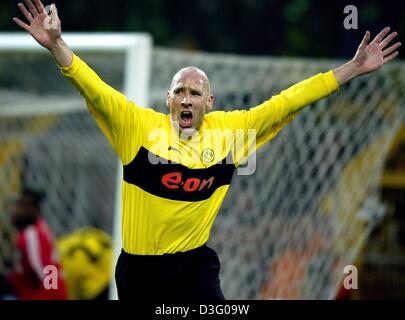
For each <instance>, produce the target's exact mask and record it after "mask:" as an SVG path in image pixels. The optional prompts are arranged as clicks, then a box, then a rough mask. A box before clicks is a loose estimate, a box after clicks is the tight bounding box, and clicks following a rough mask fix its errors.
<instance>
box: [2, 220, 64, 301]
mask: <svg viewBox="0 0 405 320" xmlns="http://www.w3.org/2000/svg"><path fill="white" fill-rule="evenodd" d="M17 248H18V250H19V251H20V252H19V253H20V261H19V265H18V267H17V270H15V271H13V272H11V273H10V274H9V275H8V281H9V283H10V285H11V286H12V287H13V289H14V291H15V294H16V296H17V298H18V299H22V300H65V299H66V298H67V293H66V284H65V280H64V278H63V274H62V270H61V268H60V263H59V258H58V255H57V252H56V250H55V247H54V244H53V236H52V233H51V231H50V229H49V227H48V224H47V223H46V221H45V220H44V219H43V218H38V219H36V221H35V222H34V223H33V224H31V225H29V226H27V227H25V228H24V229H22V230H20V231H19V232H18V234H17ZM46 266H53V267H52V270H56V271H57V281H56V284H55V283H54V282H55V281H53V283H52V284H53V286H52V287H51V288H49V283H50V282H49V281H48V280H49V278H47V279H46V277H49V276H50V271H49V270H47V269H46ZM48 268H49V267H48ZM49 269H51V268H49ZM44 271H46V272H47V273H45V272H44ZM55 278H56V276H55ZM51 282H52V281H51ZM46 284H48V289H47V288H46ZM54 287H57V288H54Z"/></svg>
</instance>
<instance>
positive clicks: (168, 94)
mask: <svg viewBox="0 0 405 320" xmlns="http://www.w3.org/2000/svg"><path fill="white" fill-rule="evenodd" d="M166 106H167V107H168V108H170V107H169V106H170V91H167V94H166Z"/></svg>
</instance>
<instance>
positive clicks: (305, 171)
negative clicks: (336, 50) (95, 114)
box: [0, 40, 405, 299]
mask: <svg viewBox="0 0 405 320" xmlns="http://www.w3.org/2000/svg"><path fill="white" fill-rule="evenodd" d="M72 41H73V40H72ZM67 43H68V44H69V45H72V43H71V42H69V40H67ZM105 43H106V45H105V46H104V47H101V49H100V48H99V49H97V50H92V49H91V48H89V47H86V49H82V51H81V52H78V51H77V52H78V53H79V55H80V56H81V57H82V58H83V59H84V60H85V61H86V62H87V63H88V64H89V65H91V66H92V67H93V68H94V69H95V70H96V71H97V72H98V73H99V74H100V75H101V76H102V78H103V79H104V80H105V81H106V82H108V83H109V84H111V85H112V86H113V87H115V88H117V89H118V90H121V91H126V92H128V90H130V88H129V87H128V83H127V82H126V81H127V80H128V77H130V75H128V68H131V64H136V63H138V67H139V65H141V67H139V68H142V70H145V68H146V66H147V63H146V64H145V65H146V66H145V65H144V64H143V60H142V59H143V58H142V59H141V58H139V59H138V61H134V60H133V59H128V51H126V50H124V49H122V50H111V48H108V42H105ZM34 46H36V44H35V43H32V47H34ZM134 57H135V56H134ZM134 57H132V58H134ZM144 58H145V57H144ZM128 61H131V62H128ZM128 63H129V65H128ZM339 63H340V61H332V60H322V61H320V60H313V59H291V58H289V59H286V58H265V57H239V56H234V55H220V54H203V53H198V54H196V53H187V52H182V51H177V50H168V49H163V48H155V49H154V51H153V53H152V67H151V81H150V92H149V96H148V101H149V102H148V103H147V104H146V102H145V101H146V98H145V97H144V96H140V97H139V96H136V94H133V98H132V99H134V100H136V101H137V102H138V103H139V104H141V105H147V106H150V107H153V108H155V109H157V110H159V111H162V112H165V113H166V112H167V107H166V106H165V95H166V90H167V88H168V86H169V84H170V80H171V77H172V76H173V74H174V73H175V72H176V71H177V70H178V69H179V68H181V67H184V66H187V65H196V66H198V67H200V68H202V69H203V70H205V71H206V72H207V74H208V76H209V77H210V79H211V85H212V89H213V93H214V95H215V96H216V100H215V109H216V110H234V109H246V108H248V107H251V106H255V105H257V104H259V103H261V102H263V101H264V100H266V99H268V98H269V97H271V95H274V94H277V93H278V92H280V91H281V90H283V89H285V88H287V87H288V86H290V85H292V84H293V83H295V82H298V81H300V80H303V79H304V78H306V77H309V76H311V75H314V74H315V73H318V72H323V71H327V70H330V69H331V68H334V67H335V66H337V65H338V64H339ZM132 67H133V65H132ZM404 71H405V65H404V64H402V63H391V64H389V65H388V66H386V67H385V68H384V69H382V70H381V71H379V72H378V73H376V74H373V75H372V76H366V77H363V78H359V79H356V80H354V81H352V82H351V83H350V84H349V85H347V86H345V87H343V88H342V89H341V91H340V92H338V93H336V94H334V95H333V96H331V97H329V98H327V99H324V100H322V101H320V102H318V103H316V104H314V105H312V106H310V107H308V108H306V109H304V111H303V112H302V113H301V114H300V115H299V116H298V117H297V118H296V119H295V120H294V121H293V122H292V123H291V124H290V125H289V126H287V127H286V128H285V129H284V130H283V131H282V132H281V133H280V134H279V135H278V137H277V138H275V139H274V140H272V141H271V142H270V143H269V144H268V145H266V146H264V147H263V148H262V149H260V150H259V152H258V154H257V159H256V162H257V167H256V172H255V174H253V175H251V176H235V177H234V180H233V184H232V187H231V189H230V192H229V195H228V196H227V198H226V200H225V203H224V205H223V206H222V209H221V210H220V212H219V215H218V217H217V220H216V222H215V224H214V228H213V230H212V233H211V238H210V241H209V245H211V246H212V247H213V248H214V249H216V250H217V251H218V254H219V257H220V260H221V263H222V269H221V284H222V287H223V290H224V294H225V296H226V297H227V298H228V299H333V298H334V297H335V295H336V293H337V291H338V290H339V289H340V287H341V285H342V283H343V277H344V276H345V274H344V267H345V266H346V265H350V264H353V263H354V261H355V259H356V257H357V254H358V253H359V251H360V250H361V248H362V246H363V245H364V243H365V241H367V238H368V235H369V233H370V231H371V230H372V229H373V227H374V226H375V225H376V224H377V223H378V222H379V221H380V219H381V218H382V216H383V215H384V213H385V211H386V209H385V207H384V206H383V205H382V204H381V203H380V201H379V179H380V175H381V171H382V166H383V163H384V159H385V155H386V153H387V150H388V148H389V145H390V142H391V140H392V138H393V136H394V135H395V133H396V131H397V130H398V128H399V126H400V125H401V123H402V122H403V120H404V97H403V94H402V93H401V88H403V87H404V76H403V75H404V74H405V73H404ZM146 78H147V77H146ZM146 78H145V79H146ZM145 79H144V80H145ZM138 80H139V79H138ZM139 81H142V80H139ZM144 82H145V81H143V83H144ZM144 88H146V87H144ZM142 92H143V93H142V94H145V92H146V89H145V90H142ZM0 97H1V99H0V211H1V212H2V214H1V216H0V272H1V271H4V270H5V269H6V268H7V262H8V261H9V260H10V259H11V257H12V250H13V249H12V244H11V241H10V235H11V230H12V229H11V226H10V224H9V219H8V217H9V215H8V212H9V209H10V207H11V204H12V200H13V199H14V197H15V196H16V194H18V192H19V191H20V189H21V186H22V182H23V181H24V183H25V184H28V185H30V186H32V187H38V188H41V189H44V190H45V191H46V194H47V197H46V200H45V203H44V207H43V213H44V215H45V217H46V218H47V220H48V221H49V222H50V224H51V226H52V228H53V230H54V231H55V233H56V235H57V236H61V235H64V234H66V233H68V232H71V231H74V230H76V229H77V228H79V227H84V226H93V227H99V228H101V229H103V230H105V231H107V232H109V233H113V231H114V230H113V225H114V212H117V211H118V212H119V203H116V202H115V196H116V194H117V186H118V189H119V183H118V184H117V182H118V179H117V174H118V175H119V172H117V171H118V168H119V166H118V165H117V158H116V157H115V155H114V153H113V151H112V148H111V147H110V146H109V144H108V142H107V140H106V139H105V138H104V136H103V135H102V133H101V131H100V130H99V129H98V128H97V126H96V124H95V123H94V121H93V119H92V118H91V116H90V115H89V114H88V112H87V110H86V108H85V105H84V102H83V100H82V99H81V98H80V96H79V95H78V94H77V93H76V92H75V91H74V90H73V89H72V88H71V85H70V84H69V83H68V82H67V81H66V80H65V79H64V78H63V77H62V76H61V75H60V74H59V71H58V70H57V69H56V68H55V65H54V63H53V61H52V60H51V59H50V57H49V55H47V53H46V52H45V53H44V52H42V51H35V50H32V49H30V48H25V49H24V50H22V49H21V48H20V49H18V50H12V49H8V50H2V49H1V46H0ZM140 99H141V100H142V99H144V100H143V101H139V100H140ZM116 225H117V224H115V226H116Z"/></svg>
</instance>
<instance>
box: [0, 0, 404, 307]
mask: <svg viewBox="0 0 405 320" xmlns="http://www.w3.org/2000/svg"><path fill="white" fill-rule="evenodd" d="M55 3H56V4H57V5H58V7H59V9H60V10H59V11H60V16H61V20H62V23H63V30H64V31H74V32H82V31H83V32H84V31H85V32H93V31H107V32H122V31H143V32H148V33H150V34H151V35H152V36H153V41H154V45H155V46H156V50H157V51H156V52H157V53H159V52H160V53H161V54H162V52H164V51H162V50H165V49H168V48H173V49H178V50H181V51H173V53H176V54H179V55H181V53H184V52H199V51H202V52H210V53H218V52H220V53H230V54H234V55H235V54H237V55H254V56H263V57H265V56H272V57H298V58H311V59H313V58H318V59H321V58H322V59H344V58H350V57H352V55H353V53H354V50H355V48H356V47H357V45H358V43H359V41H360V39H361V38H362V35H363V34H364V32H365V30H370V31H371V32H372V34H376V32H378V31H379V30H380V29H382V28H383V27H384V26H386V25H390V26H391V27H392V28H393V29H395V30H397V31H399V33H400V39H399V40H400V41H401V40H402V39H401V37H402V38H403V35H404V34H405V7H404V4H402V3H401V1H384V2H383V1H350V2H347V1H336V2H333V3H326V2H324V1H310V0H307V1H305V0H296V1H241V0H240V1H200V2H195V3H192V2H190V1H176V2H172V1H163V0H160V1H158V0H155V1H142V2H131V1H114V2H112V1H86V2H82V1H69V2H64V1H55ZM347 4H352V5H356V6H357V8H358V12H359V29H358V30H346V29H345V28H344V27H343V19H344V17H345V15H344V14H343V8H344V6H346V5H347ZM0 9H1V10H0V30H1V31H16V30H17V27H16V26H14V25H13V24H12V22H11V20H10V18H11V17H12V16H14V15H18V12H17V7H16V2H15V1H8V2H2V3H1V5H0ZM402 42H403V41H402ZM159 50H161V51H159ZM155 71H156V70H155ZM158 71H159V70H158ZM152 77H153V73H152ZM152 83H158V82H157V81H156V80H153V79H152ZM0 84H1V82H0ZM214 90H215V87H214ZM404 131H405V130H404V129H402V130H401V131H400V133H399V134H398V136H397V137H396V139H395V140H394V143H393V145H392V149H391V152H390V155H389V157H388V158H387V161H386V162H385V167H386V169H385V170H384V172H385V174H384V175H383V179H382V181H381V195H382V199H383V201H384V203H386V204H387V205H388V206H389V207H390V208H392V211H391V212H392V213H391V214H390V215H389V216H386V217H385V218H384V220H383V221H381V222H380V224H379V225H378V226H377V228H375V229H374V231H373V233H372V234H371V237H370V238H369V239H368V241H367V245H366V247H365V248H364V249H363V250H362V254H361V255H360V256H359V257H358V262H357V265H361V266H362V268H361V272H360V273H359V290H357V291H353V292H351V294H350V296H349V297H348V298H353V299H361V298H403V297H404V296H405V292H404V290H403V289H401V288H403V287H404V285H403V284H404V283H405V272H404V269H405V254H404V252H405V251H404V249H405V220H404V218H403V211H404V202H405V196H404V189H405V165H404V163H405V132H404ZM107 191H108V190H107ZM2 214H3V213H2ZM97 227H99V226H97ZM106 231H107V232H111V230H106Z"/></svg>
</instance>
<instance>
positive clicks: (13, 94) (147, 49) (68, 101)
mask: <svg viewBox="0 0 405 320" xmlns="http://www.w3.org/2000/svg"><path fill="white" fill-rule="evenodd" d="M63 38H64V40H65V42H66V43H67V44H68V45H69V47H70V48H71V49H72V50H73V51H74V52H75V53H76V54H78V55H79V56H81V55H82V54H83V55H90V56H94V59H95V61H96V60H97V57H98V56H100V54H101V55H106V54H107V55H109V54H111V55H115V56H114V57H112V59H113V60H120V65H121V68H122V69H121V70H119V71H117V70H116V73H117V74H119V75H121V79H118V81H117V86H119V87H120V89H121V91H122V92H123V93H124V94H125V95H126V96H127V97H128V99H129V100H132V101H136V102H137V104H139V105H140V106H147V105H148V93H149V78H150V64H151V49H152V39H151V37H150V36H149V35H148V34H146V33H119V34H115V33H77V34H76V33H64V35H63ZM0 54H2V55H3V59H7V57H9V58H11V57H14V58H15V56H16V55H17V56H19V57H20V61H24V60H25V59H26V61H25V63H24V64H22V65H21V69H20V70H18V69H17V68H16V69H17V70H13V71H14V72H18V71H21V72H25V73H27V70H30V69H35V66H33V65H32V64H35V63H36V61H35V59H37V57H38V56H47V57H46V58H47V59H49V60H51V57H50V56H49V53H48V52H47V51H46V50H45V49H44V48H42V47H41V46H40V45H39V44H38V43H36V42H35V40H34V39H33V38H32V37H31V36H30V35H28V34H25V33H24V34H22V33H0ZM38 60H42V59H41V58H38ZM13 62H14V61H13ZM87 62H89V61H87ZM103 62H107V63H108V62H109V59H108V57H107V59H104V60H103ZM38 63H42V61H41V62H38ZM90 63H91V59H90ZM16 64H17V65H18V61H17V63H16ZM47 67H49V65H47ZM101 67H102V66H101ZM107 67H108V68H110V66H107ZM54 69H55V70H56V69H57V68H56V66H55V68H54ZM3 70H7V68H6V69H4V68H3ZM98 71H99V70H97V68H96V72H98ZM47 72H48V71H47V70H46V69H45V70H40V69H38V73H37V74H34V75H33V79H34V81H38V82H41V81H45V82H49V84H51V83H54V82H58V83H59V82H60V83H61V86H63V85H65V86H69V84H68V83H66V82H65V83H63V82H64V81H63V79H62V78H63V77H62V76H61V75H60V76H59V78H54V79H48V78H47V76H46V73H47ZM107 73H108V71H107ZM21 77H23V75H21ZM114 77H115V76H113V78H114ZM35 79H36V80H35ZM107 82H108V81H107ZM45 86H46V84H45ZM34 87H36V86H34ZM50 87H51V88H50V89H49V90H50V91H52V90H53V89H52V86H50ZM0 90H1V93H0V94H1V95H2V96H3V98H6V99H2V100H3V101H0V118H1V119H7V118H11V117H14V118H27V117H38V116H44V117H52V116H55V115H58V114H59V115H61V114H64V113H80V114H82V115H83V117H90V115H89V114H87V113H88V111H87V109H86V107H85V103H84V101H83V99H81V98H80V97H79V95H78V94H77V95H76V96H74V95H69V96H64V95H60V98H59V99H58V97H57V96H55V94H52V92H34V93H28V94H26V97H23V96H24V93H21V92H19V90H20V89H17V88H15V87H14V88H13V87H12V86H11V87H9V88H7V85H6V86H4V85H3V83H2V82H0ZM33 91H35V89H34V90H33ZM38 91H47V90H46V88H45V90H38ZM56 91H58V90H56ZM62 91H63V90H62ZM56 94H57V93H56ZM21 95H22V96H21ZM47 95H49V96H50V97H51V99H48V100H47V101H45V99H46V98H47ZM41 96H42V100H37V99H38V98H40V97H41ZM49 96H48V98H49ZM34 100H35V101H34ZM80 100H82V101H80ZM22 121H23V120H22ZM38 121H40V120H38ZM17 126H18V125H17ZM48 129H49V126H46V128H43V129H41V130H43V132H42V133H40V134H39V135H46V133H44V132H45V131H46V130H48ZM16 130H17V129H16ZM93 130H94V129H93ZM12 131H13V130H11V131H10V132H8V133H9V134H6V133H5V132H3V131H2V134H3V137H1V138H2V139H1V143H2V145H3V146H6V145H12V144H13V143H14V142H15V140H18V143H22V144H25V145H26V146H27V145H29V144H30V143H31V142H30V141H29V140H31V139H32V138H34V137H32V136H31V137H30V132H29V131H30V130H28V135H27V136H25V137H24V136H21V133H19V132H12ZM32 131H37V130H35V128H33V129H32ZM93 132H97V130H96V131H93ZM31 133H32V134H33V132H31ZM35 134H36V133H35ZM96 134H97V133H96ZM99 134H100V135H101V131H100V132H99ZM92 137H93V134H92V135H91V136H90V137H86V136H85V135H83V136H82V137H81V138H82V139H91V138H92ZM37 138H38V136H37ZM48 138H50V137H45V138H44V139H48ZM72 138H73V137H72ZM77 138H79V139H80V137H77ZM7 140H8V141H7ZM58 143H60V142H56V144H58ZM102 143H103V144H104V145H105V142H102ZM23 148H24V147H23ZM68 151H69V150H68ZM4 152H5V158H8V157H9V158H8V159H9V161H7V160H4V162H9V163H3V164H0V165H4V166H5V167H6V168H9V169H10V170H11V171H13V172H16V174H15V175H19V174H20V175H21V172H19V173H17V172H18V171H21V170H22V169H21V166H20V163H19V162H20V161H19V160H18V159H17V158H18V156H17V155H16V156H15V157H14V156H12V155H11V154H6V153H7V151H4ZM11 153H13V152H11ZM90 153H91V152H90ZM100 153H103V151H100ZM3 156H4V155H3ZM37 156H38V157H39V158H40V155H37ZM93 156H94V157H97V154H93ZM111 156H112V155H111V153H110V154H109V157H110V160H109V161H110V163H111ZM39 161H41V160H39ZM115 163H116V164H115V166H116V178H115V182H116V183H114V188H113V190H114V199H113V202H114V205H113V206H111V205H110V206H108V207H109V209H110V210H111V209H112V208H113V211H114V214H113V216H114V218H113V223H112V227H111V226H106V225H105V224H106V223H109V222H111V219H109V218H106V219H105V220H106V222H105V223H104V225H103V224H102V223H100V227H104V228H107V229H109V230H108V231H110V232H111V233H112V237H113V248H114V249H113V252H114V262H113V266H115V262H116V260H117V258H118V254H119V252H120V250H121V248H122V244H121V179H122V178H121V176H122V165H121V163H120V162H119V161H118V160H116V161H115ZM77 166H80V161H78V163H77ZM5 170H6V169H5ZM31 171H32V172H33V173H32V174H31V178H30V177H28V178H27V177H25V178H26V180H30V181H31V183H32V184H34V185H35V184H37V185H39V186H40V187H42V188H44V187H45V186H44V184H46V182H41V181H37V180H38V178H37V177H36V173H35V169H31ZM101 171H102V169H101ZM101 174H102V173H101ZM5 175H6V174H2V175H1V176H0V182H1V183H0V185H1V187H0V191H1V197H0V198H1V201H0V209H3V210H1V211H5V210H4V209H5V207H6V202H7V199H8V198H9V196H12V195H14V193H15V192H17V190H18V186H17V184H19V183H18V182H16V181H15V180H14V181H6V179H7V177H5ZM13 177H14V178H16V177H15V176H13ZM1 178H2V179H1ZM110 178H111V177H110ZM110 180H111V179H110ZM109 182H111V181H109ZM95 187H96V188H104V187H105V186H103V185H98V186H95ZM75 197H76V198H77V195H75ZM93 197H97V196H96V195H95V194H93ZM94 200H96V199H94ZM99 200H101V201H102V200H103V199H102V198H100V199H99ZM110 200H111V199H110ZM51 201H52V200H51ZM56 201H58V200H55V202H56ZM68 201H69V200H67V202H68ZM71 201H74V200H73V199H71ZM82 202H83V203H84V202H86V200H85V199H84V200H83V201H82ZM110 202H111V201H110ZM83 206H85V205H83ZM50 207H52V206H50ZM53 207H55V206H53ZM56 208H58V207H57V206H56ZM47 209H51V208H49V207H46V208H45V211H47ZM59 210H60V207H59ZM50 211H51V210H49V211H48V213H49V214H48V217H49V219H50V220H51V221H50V222H51V225H53V226H54V227H55V228H56V233H57V235H59V234H62V233H64V232H66V231H72V230H74V228H75V227H78V226H86V225H88V224H94V223H92V222H94V221H95V220H97V219H99V218H98V217H97V214H96V213H95V214H93V215H92V217H91V218H89V219H87V220H86V219H83V221H81V222H78V223H72V224H71V225H69V226H66V224H65V226H61V223H59V222H55V223H52V222H53V221H55V217H52V215H51V213H50ZM79 211H83V210H79ZM45 214H47V212H45ZM72 214H73V213H72ZM77 214H79V213H77ZM108 214H109V213H108V212H107V213H106V215H108ZM110 214H111V212H110ZM111 216H112V214H111ZM3 218H4V217H3ZM72 218H73V217H72ZM65 219H70V217H66V218H65ZM3 220H4V221H3V224H2V223H1V221H0V230H1V229H7V222H6V221H5V220H6V219H3ZM91 220H93V221H91ZM2 225H3V228H1V227H2ZM4 225H5V226H6V227H4ZM58 226H59V227H60V228H58ZM4 232H5V233H7V231H4ZM0 240H2V237H0ZM5 247H6V246H5ZM5 247H4V248H5ZM4 248H3V251H6V252H1V251H0V256H2V255H7V254H10V252H7V250H6V249H4ZM1 260H2V259H1V258H0V261H1ZM0 267H1V264H0ZM0 271H1V268H0ZM109 297H110V299H116V298H117V293H116V286H115V281H114V277H112V280H111V285H110V291H109Z"/></svg>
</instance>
